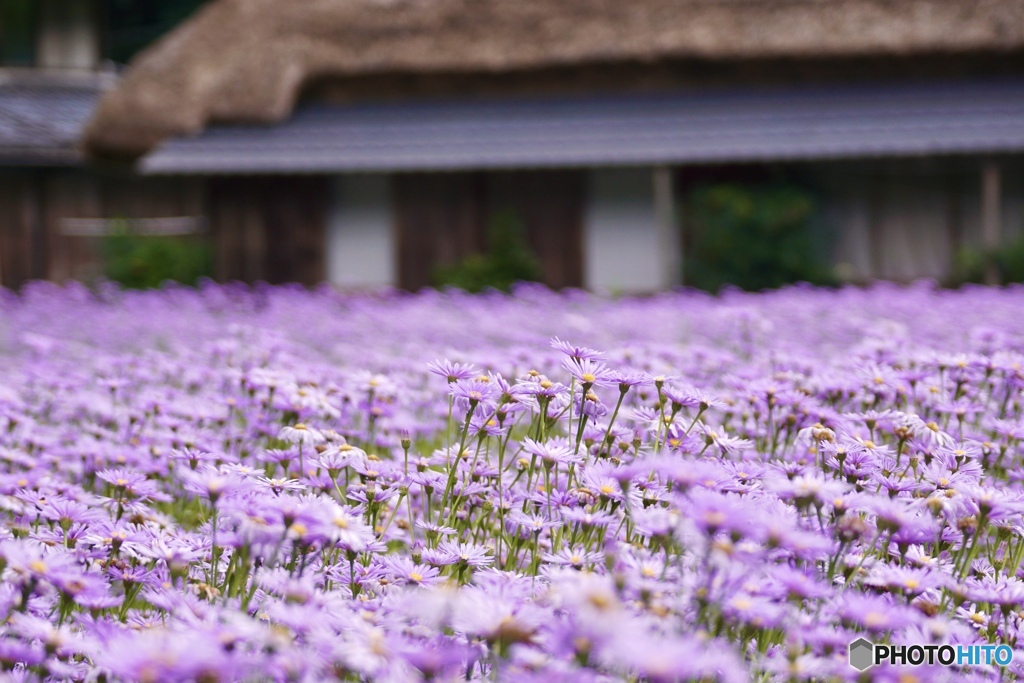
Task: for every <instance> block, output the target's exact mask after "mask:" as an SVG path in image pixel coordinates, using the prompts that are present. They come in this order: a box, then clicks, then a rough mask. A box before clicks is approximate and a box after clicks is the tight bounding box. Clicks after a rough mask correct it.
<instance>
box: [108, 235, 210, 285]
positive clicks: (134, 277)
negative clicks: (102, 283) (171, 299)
mask: <svg viewBox="0 0 1024 683" xmlns="http://www.w3.org/2000/svg"><path fill="white" fill-rule="evenodd" d="M102 251H103V265H104V275H105V276H106V278H107V279H108V280H111V281H113V282H118V283H120V284H121V285H122V286H124V287H128V288H130V289H152V288H155V287H159V286H160V285H161V284H163V283H164V282H166V281H168V280H171V281H174V282H180V283H182V284H186V285H195V284H196V283H197V282H198V280H199V279H200V278H203V277H209V276H210V275H211V273H212V256H211V253H210V248H209V245H207V244H206V241H205V240H203V239H202V238H201V237H196V236H191V235H190V236H151V235H136V234H131V233H128V232H120V233H115V234H112V235H107V236H106V237H104V238H103V241H102Z"/></svg>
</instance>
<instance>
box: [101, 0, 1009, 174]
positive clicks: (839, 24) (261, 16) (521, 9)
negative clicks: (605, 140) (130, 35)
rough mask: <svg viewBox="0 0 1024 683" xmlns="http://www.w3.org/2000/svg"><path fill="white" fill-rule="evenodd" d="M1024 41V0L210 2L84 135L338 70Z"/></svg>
mask: <svg viewBox="0 0 1024 683" xmlns="http://www.w3.org/2000/svg"><path fill="white" fill-rule="evenodd" d="M1022 48H1024V2H1022V1H1021V0H301V1H299V0H215V1H214V2H212V3H211V4H209V5H207V6H206V7H205V8H204V9H203V10H201V11H200V12H198V13H197V14H196V15H195V16H194V17H192V18H191V19H190V20H188V21H187V22H185V23H184V24H183V25H182V26H180V27H179V28H178V29H176V30H175V31H173V32H172V33H170V34H169V35H167V36H165V37H164V39H162V40H161V41H159V42H158V43H157V44H155V45H154V46H152V47H151V48H150V49H148V50H147V51H145V52H144V53H142V54H140V55H139V56H138V57H137V58H136V60H135V61H134V62H133V63H132V64H131V65H130V67H129V69H128V70H127V72H126V74H125V77H124V79H123V80H122V82H121V84H120V85H119V87H118V88H117V89H115V90H114V91H112V92H110V93H108V94H107V95H106V96H105V97H104V99H103V100H102V102H101V104H100V106H99V108H98V111H97V114H96V116H95V118H94V119H93V121H92V123H91V124H90V126H89V128H88V130H87V133H86V137H85V143H86V146H87V148H88V149H89V150H90V151H92V152H93V153H98V154H102V155H123V156H133V155H138V154H141V153H144V152H145V151H148V150H149V149H151V148H152V147H153V146H154V145H155V144H157V143H158V142H159V141H161V140H162V139H164V138H166V137H168V136H173V135H187V134H192V133H196V132H198V131H200V130H202V129H203V128H204V127H205V126H206V125H207V124H208V123H210V122H211V121H233V122H242V121H245V122H254V121H255V122H272V121H278V120H281V119H283V118H286V117H287V116H288V115H289V113H290V112H291V110H292V108H293V106H294V104H295V100H296V98H297V96H298V94H299V92H300V90H301V89H302V86H303V85H304V84H306V83H308V82H310V81H311V80H314V79H319V78H324V77H333V76H338V77H345V76H364V77H365V76H366V75H368V74H376V73H380V74H389V73H452V72H476V73H481V72H483V73H500V72H512V71H523V70H530V69H541V68H545V67H564V66H573V65H586V64H602V63H616V62H626V61H631V62H644V61H652V62H653V61H660V60H670V59H686V58H700V59H709V60H730V59H731V60H743V59H755V58H790V57H792V58H803V57H847V56H849V57H857V56H871V55H902V56H906V55H914V54H950V53H954V54H955V53H971V52H978V51H990V52H991V51H1000V50H1020V49H1022Z"/></svg>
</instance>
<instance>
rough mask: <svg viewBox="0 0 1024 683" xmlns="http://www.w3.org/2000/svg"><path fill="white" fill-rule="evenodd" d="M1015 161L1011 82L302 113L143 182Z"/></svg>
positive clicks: (195, 144) (194, 154)
mask: <svg viewBox="0 0 1024 683" xmlns="http://www.w3.org/2000/svg"><path fill="white" fill-rule="evenodd" d="M1021 151H1024V80H1019V81H1017V80H1001V81H989V82H974V83H971V82H945V83H937V82H932V83H928V82H916V83H902V84H859V85H841V86H840V85H821V84H819V85H800V86H790V87H785V88H775V89H767V88H758V89H755V88H748V89H732V90H717V91H690V92H675V93H661V94H622V95H618V96H609V95H604V96H590V97H584V96H579V97H561V98H547V99H545V98H534V99H518V100H504V101H481V100H472V101H470V100H466V101H461V102H460V101H448V102H430V101H413V102H391V103H377V104H356V105H332V104H308V105H306V106H303V107H301V108H300V109H299V110H297V111H296V112H295V114H294V115H293V116H292V117H291V119H289V120H288V121H286V122H284V123H282V124H279V125H276V126H217V127H213V128H210V129H208V130H207V131H205V132H204V133H203V134H201V135H199V136H198V137H195V138H188V139H178V140H172V141H170V142H168V143H165V144H164V145H163V146H162V147H160V148H158V149H157V150H156V151H154V152H153V153H151V154H150V155H148V156H147V157H145V158H144V159H143V160H142V162H141V164H140V168H141V170H142V171H143V172H145V173H153V174H160V173H196V174H225V173H239V174H245V173H345V172H369V171H443V170H470V169H514V168H544V167H586V166H623V165H646V164H696V163H732V162H753V161H773V160H778V161H782V160H813V159H821V160H825V159H843V158H871V157H900V156H922V155H946V154H991V153H1006V152H1021Z"/></svg>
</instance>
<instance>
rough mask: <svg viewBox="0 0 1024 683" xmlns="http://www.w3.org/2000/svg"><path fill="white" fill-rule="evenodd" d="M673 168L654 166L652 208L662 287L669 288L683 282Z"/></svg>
mask: <svg viewBox="0 0 1024 683" xmlns="http://www.w3.org/2000/svg"><path fill="white" fill-rule="evenodd" d="M672 176H673V174H672V168H671V167H669V166H656V167H655V168H654V178H653V181H654V211H655V214H656V215H657V217H658V244H659V246H660V248H661V262H660V263H659V264H658V266H659V268H660V270H661V278H660V280H661V287H662V288H663V289H668V288H669V287H675V286H676V285H678V284H680V283H681V282H682V276H683V266H682V244H681V240H680V239H679V237H680V235H679V225H678V223H677V215H676V197H675V183H674V182H673V177H672Z"/></svg>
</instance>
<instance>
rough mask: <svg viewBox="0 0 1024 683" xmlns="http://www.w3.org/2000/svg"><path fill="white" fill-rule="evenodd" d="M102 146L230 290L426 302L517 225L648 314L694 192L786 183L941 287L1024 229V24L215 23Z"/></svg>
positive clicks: (865, 261) (187, 29) (480, 12)
mask: <svg viewBox="0 0 1024 683" xmlns="http://www.w3.org/2000/svg"><path fill="white" fill-rule="evenodd" d="M83 148H84V149H85V151H86V152H87V153H88V154H89V156H90V158H92V159H94V160H96V163H102V164H112V163H115V162H118V161H120V162H122V163H123V162H125V161H127V162H130V163H133V164H134V169H135V171H136V172H137V173H138V174H139V176H140V177H141V178H142V179H145V180H146V181H147V182H149V183H151V184H149V185H146V187H151V188H154V192H155V194H157V195H161V197H162V196H163V195H162V194H161V193H169V194H172V195H173V194H174V193H178V194H177V195H174V196H178V197H179V198H181V197H187V198H188V199H187V200H186V199H179V200H176V201H178V202H179V206H174V207H169V206H168V204H167V202H166V199H160V200H159V201H163V202H164V203H163V204H161V205H158V203H159V202H158V200H157V199H153V200H152V204H153V208H152V209H151V210H150V211H149V213H148V214H147V213H146V209H144V208H142V209H140V208H139V207H132V208H131V213H130V215H128V216H127V217H128V218H130V219H132V220H136V221H146V220H150V221H152V220H153V219H159V218H162V219H172V218H174V219H178V220H180V221H183V222H184V223H185V224H191V223H190V221H191V222H195V223H201V224H202V226H203V228H204V229H205V230H207V234H208V235H209V237H210V239H211V240H212V243H213V245H214V252H215V272H216V276H217V277H218V278H220V279H241V280H247V281H254V280H261V279H262V280H268V281H271V282H278V281H289V280H295V281H300V282H307V283H313V282H318V281H321V280H327V281H330V282H332V283H336V284H338V285H341V286H350V287H374V286H387V285H397V286H400V287H404V288H409V289H415V288H418V287H421V286H423V285H427V284H430V283H431V281H432V278H433V274H434V273H435V272H436V270H437V268H438V267H441V266H444V265H446V264H452V263H455V262H458V261H459V260H460V259H462V258H464V257H465V256H467V255H469V254H471V253H474V252H477V251H480V250H482V249H484V248H485V246H486V242H487V235H488V226H489V225H491V224H492V223H493V222H494V221H495V220H496V216H499V215H504V214H510V213H511V214H513V215H515V216H516V217H518V219H519V220H521V222H522V223H523V225H524V226H525V229H526V235H527V238H528V240H529V243H530V245H531V247H532V249H533V251H534V252H535V253H536V255H537V256H538V258H539V260H540V262H541V264H542V267H543V273H544V279H545V280H546V282H547V283H548V284H550V285H552V286H558V287H562V286H585V287H591V288H598V289H611V290H618V291H645V290H653V289H657V288H661V287H666V286H671V285H674V284H678V283H680V282H685V281H686V273H684V272H683V269H682V268H681V263H682V259H683V254H684V251H685V249H686V248H687V244H688V239H689V236H688V231H687V216H686V211H685V208H686V207H685V205H683V204H681V203H680V198H682V197H685V196H686V194H687V192H688V190H689V188H691V187H694V186H695V185H697V184H699V183H702V182H706V181H708V180H723V179H725V180H729V179H739V180H744V179H750V180H757V179H760V178H766V177H773V176H775V175H778V174H779V173H784V174H785V175H786V176H787V177H789V178H795V179H798V180H799V181H800V182H803V183H805V184H806V185H807V186H808V187H810V188H813V191H814V192H815V193H816V194H817V196H819V197H820V203H821V207H822V211H821V216H820V219H819V221H818V223H819V225H820V229H821V230H822V231H824V232H826V233H827V235H828V240H827V242H828V245H829V246H828V249H829V253H828V256H827V257H826V258H827V259H828V260H829V261H830V265H831V266H834V267H836V268H837V272H839V273H841V274H843V276H844V277H846V278H848V279H851V280H865V279H870V278H875V277H883V278H891V279H900V280H907V279H912V278H915V277H922V276H927V277H936V278H942V277H944V276H946V275H947V274H948V273H949V269H950V264H951V262H952V260H953V257H954V254H955V252H956V251H957V250H958V249H959V248H960V247H961V246H962V245H964V244H976V245H982V246H986V247H989V248H992V247H994V246H996V245H998V244H999V242H1000V241H1001V240H1007V239H1010V238H1012V237H1014V236H1015V235H1016V234H1018V233H1021V232H1024V174H1022V166H1021V161H1022V159H1024V156H1022V153H1024V3H1021V2H1019V1H1018V0H905V1H901V2H889V1H886V0H716V1H714V2H711V1H708V0H631V1H630V2H610V1H608V0H516V1H515V2H510V1H509V0H304V1H303V2H283V1H281V0H213V1H212V2H210V3H209V4H207V5H206V6H205V7H203V8H202V9H201V10H200V11H199V12H198V13H196V14H195V15H194V16H193V17H192V18H190V19H189V20H188V21H186V22H185V23H184V24H182V25H181V26H180V27H179V28H178V29H176V30H175V31H173V32H172V33H170V34H169V35H167V36H166V37H165V38H163V39H162V40H160V41H159V42H158V43H156V44H155V45H154V46H153V47H151V48H150V49H148V50H147V51H145V52H143V53H141V54H140V55H139V56H138V57H137V58H136V59H135V60H134V61H133V62H132V63H131V65H130V67H129V69H128V70H127V72H126V73H125V75H124V77H123V78H122V79H121V80H120V82H119V83H118V84H117V86H116V87H114V88H112V89H111V90H109V91H107V92H105V93H104V95H103V97H102V99H101V100H100V103H99V105H98V108H97V110H96V112H95V115H94V116H93V118H92V120H91V122H90V123H89V125H88V127H87V129H86V132H85V135H84V139H83ZM106 167H107V166H104V168H106ZM138 182H142V181H138ZM126 186H127V185H126ZM140 196H141V195H140ZM107 210H108V209H106V208H105V207H103V206H101V205H95V204H94V205H90V206H88V207H83V208H82V212H83V213H82V214H81V215H78V216H67V217H66V219H67V220H70V221H71V222H70V223H69V224H68V223H67V221H65V223H66V224H68V225H70V226H72V228H73V227H74V226H76V225H78V226H85V227H90V226H91V227H96V226H102V221H103V220H104V219H111V218H116V216H112V215H109V214H104V213H103V212H104V211H107ZM122 210H123V211H124V210H126V209H122ZM126 215H127V214H126ZM86 219H88V220H86ZM75 220H78V221H79V222H77V223H76V222H75ZM83 221H84V222H83ZM90 221H92V222H90ZM141 224H143V223H140V225H141ZM157 225H160V224H159V223H157ZM175 225H177V224H175ZM5 228H6V226H5ZM72 231H73V230H72ZM82 239H85V238H82ZM0 247H2V245H0ZM5 267H6V266H5ZM48 274H49V275H50V276H53V277H66V276H68V275H69V274H74V273H69V272H68V270H67V269H66V268H65V269H64V270H59V269H55V268H51V269H50V271H49V273H48ZM5 281H6V280H5Z"/></svg>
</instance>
